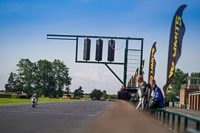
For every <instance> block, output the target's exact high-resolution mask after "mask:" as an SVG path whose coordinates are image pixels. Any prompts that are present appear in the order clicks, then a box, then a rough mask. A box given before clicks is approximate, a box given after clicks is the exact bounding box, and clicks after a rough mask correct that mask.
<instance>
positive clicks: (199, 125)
mask: <svg viewBox="0 0 200 133" xmlns="http://www.w3.org/2000/svg"><path fill="white" fill-rule="evenodd" d="M196 130H197V131H199V130H200V123H199V122H196Z"/></svg>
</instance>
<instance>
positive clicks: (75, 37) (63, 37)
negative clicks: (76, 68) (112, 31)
mask: <svg viewBox="0 0 200 133" xmlns="http://www.w3.org/2000/svg"><path fill="white" fill-rule="evenodd" d="M79 38H101V39H118V40H126V45H125V50H124V62H103V61H99V62H98V61H80V60H78V39H79ZM47 39H57V40H74V41H76V53H75V62H76V63H93V64H104V65H105V66H106V67H107V68H108V69H109V70H110V71H111V72H112V73H113V75H114V76H115V77H116V78H117V79H118V80H119V82H120V83H122V84H123V86H124V88H125V89H126V79H127V59H128V57H127V56H128V50H129V49H128V48H129V40H138V41H141V55H140V74H141V75H142V60H143V41H144V39H143V38H132V37H109V36H84V35H58V34H47ZM110 64H112V65H124V73H123V81H122V80H121V79H120V78H119V76H118V75H117V74H116V73H115V72H114V71H113V70H112V69H111V68H110V67H109V65H110Z"/></svg>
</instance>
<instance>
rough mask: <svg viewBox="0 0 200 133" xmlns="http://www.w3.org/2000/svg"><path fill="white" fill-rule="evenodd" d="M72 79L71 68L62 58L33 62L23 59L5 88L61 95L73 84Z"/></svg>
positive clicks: (54, 95)
mask: <svg viewBox="0 0 200 133" xmlns="http://www.w3.org/2000/svg"><path fill="white" fill-rule="evenodd" d="M71 80H72V78H71V77H70V76H69V68H67V66H66V65H65V64H64V63H63V62H62V61H60V60H54V61H53V62H51V61H48V60H39V61H37V62H31V61H30V60H29V59H21V60H20V61H19V62H18V64H17V71H16V73H14V72H11V73H10V75H9V78H8V82H7V84H6V85H5V89H6V91H9V92H17V91H23V92H25V93H27V94H28V95H32V94H33V93H37V94H38V95H44V96H49V97H56V96H59V97H61V96H63V90H65V89H67V88H69V85H71Z"/></svg>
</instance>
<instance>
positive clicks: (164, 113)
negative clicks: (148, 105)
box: [163, 111, 166, 125]
mask: <svg viewBox="0 0 200 133" xmlns="http://www.w3.org/2000/svg"><path fill="white" fill-rule="evenodd" d="M165 115H166V112H165V111H164V112H163V124H164V125H165Z"/></svg>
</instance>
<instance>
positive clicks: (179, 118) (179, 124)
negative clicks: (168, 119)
mask: <svg viewBox="0 0 200 133" xmlns="http://www.w3.org/2000/svg"><path fill="white" fill-rule="evenodd" d="M180 126H181V117H180V116H178V125H177V131H178V132H179V131H180Z"/></svg>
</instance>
